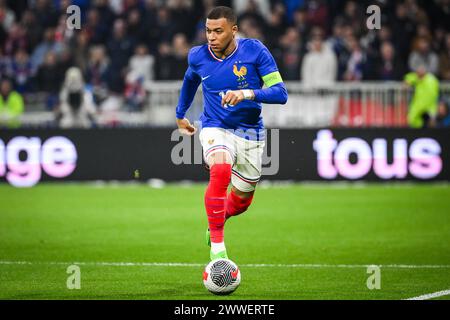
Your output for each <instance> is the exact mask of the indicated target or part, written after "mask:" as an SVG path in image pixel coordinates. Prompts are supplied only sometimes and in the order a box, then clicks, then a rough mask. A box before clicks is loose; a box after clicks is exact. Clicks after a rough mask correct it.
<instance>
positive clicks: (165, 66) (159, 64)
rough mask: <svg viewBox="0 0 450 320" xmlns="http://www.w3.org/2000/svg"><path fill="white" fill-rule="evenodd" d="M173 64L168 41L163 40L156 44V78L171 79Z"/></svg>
mask: <svg viewBox="0 0 450 320" xmlns="http://www.w3.org/2000/svg"><path fill="white" fill-rule="evenodd" d="M173 65H174V57H173V55H172V47H171V46H170V44H169V43H167V42H163V43H161V44H160V45H159V46H158V55H157V56H156V68H155V71H156V80H171V79H173V73H174V71H173Z"/></svg>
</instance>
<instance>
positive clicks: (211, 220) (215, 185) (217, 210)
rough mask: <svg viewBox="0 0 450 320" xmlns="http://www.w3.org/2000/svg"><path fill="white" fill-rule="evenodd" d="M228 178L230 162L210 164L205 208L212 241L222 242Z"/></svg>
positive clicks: (229, 176) (229, 175) (229, 177)
mask: <svg viewBox="0 0 450 320" xmlns="http://www.w3.org/2000/svg"><path fill="white" fill-rule="evenodd" d="M230 180H231V164H229V163H216V164H213V165H212V166H211V170H210V180H209V184H208V187H207V189H206V192H205V208H206V213H207V216H208V224H209V229H210V231H211V242H213V243H223V227H224V223H225V201H226V198H227V189H228V185H229V183H230Z"/></svg>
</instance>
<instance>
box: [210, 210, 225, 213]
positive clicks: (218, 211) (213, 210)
mask: <svg viewBox="0 0 450 320" xmlns="http://www.w3.org/2000/svg"><path fill="white" fill-rule="evenodd" d="M224 211H225V210H219V211H215V210H213V213H221V212H224Z"/></svg>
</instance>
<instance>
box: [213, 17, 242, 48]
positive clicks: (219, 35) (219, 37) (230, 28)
mask: <svg viewBox="0 0 450 320" xmlns="http://www.w3.org/2000/svg"><path fill="white" fill-rule="evenodd" d="M236 32H237V26H236V25H233V24H232V23H231V22H229V21H228V20H227V19H225V18H220V19H214V20H212V19H206V39H208V44H209V45H210V46H211V49H212V50H213V51H214V52H224V51H225V50H226V49H227V48H228V46H229V45H230V43H231V41H232V40H233V39H234V37H235V35H236Z"/></svg>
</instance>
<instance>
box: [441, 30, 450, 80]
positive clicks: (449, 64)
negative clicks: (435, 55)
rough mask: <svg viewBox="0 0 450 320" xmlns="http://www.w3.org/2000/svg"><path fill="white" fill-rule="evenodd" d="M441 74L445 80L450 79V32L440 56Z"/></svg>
mask: <svg viewBox="0 0 450 320" xmlns="http://www.w3.org/2000/svg"><path fill="white" fill-rule="evenodd" d="M439 76H440V77H441V79H442V80H444V81H450V33H447V35H446V37H445V47H444V50H443V51H442V52H441V54H440V57H439Z"/></svg>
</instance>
